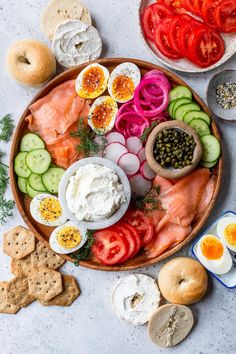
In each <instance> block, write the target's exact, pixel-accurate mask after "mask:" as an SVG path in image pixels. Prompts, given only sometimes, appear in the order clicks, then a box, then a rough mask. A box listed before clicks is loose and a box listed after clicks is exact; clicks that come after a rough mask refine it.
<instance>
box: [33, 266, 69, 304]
mask: <svg viewBox="0 0 236 354" xmlns="http://www.w3.org/2000/svg"><path fill="white" fill-rule="evenodd" d="M28 282H29V293H30V294H31V295H32V296H35V297H36V298H37V299H39V300H41V301H49V300H51V299H52V298H53V297H55V296H57V295H59V294H60V293H61V292H62V290H63V286H62V276H61V273H59V272H57V271H56V270H53V269H49V268H46V267H43V268H40V269H37V270H36V271H34V272H33V273H32V274H31V275H30V276H29V278H28Z"/></svg>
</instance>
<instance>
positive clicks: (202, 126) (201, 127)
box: [189, 118, 211, 137]
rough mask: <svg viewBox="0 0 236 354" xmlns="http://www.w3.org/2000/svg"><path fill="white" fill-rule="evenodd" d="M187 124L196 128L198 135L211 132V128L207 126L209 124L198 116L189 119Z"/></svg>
mask: <svg viewBox="0 0 236 354" xmlns="http://www.w3.org/2000/svg"><path fill="white" fill-rule="evenodd" d="M189 126H190V127H191V128H193V129H195V130H196V132H197V133H198V135H199V137H200V136H204V135H210V134H211V130H210V128H209V125H208V124H207V123H206V122H205V121H204V120H202V119H200V118H195V119H193V120H191V122H190V123H189Z"/></svg>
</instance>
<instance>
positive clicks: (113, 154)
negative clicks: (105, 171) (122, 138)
mask: <svg viewBox="0 0 236 354" xmlns="http://www.w3.org/2000/svg"><path fill="white" fill-rule="evenodd" d="M126 152H128V150H127V149H126V147H125V146H124V145H122V144H120V143H111V144H108V145H107V147H106V148H105V149H104V151H103V157H104V158H105V159H108V160H111V161H113V162H115V163H117V162H118V160H119V158H120V157H121V156H122V155H124V154H125V153H126Z"/></svg>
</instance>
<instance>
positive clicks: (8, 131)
mask: <svg viewBox="0 0 236 354" xmlns="http://www.w3.org/2000/svg"><path fill="white" fill-rule="evenodd" d="M14 127H15V126H14V122H13V120H12V118H11V115H10V114H7V115H5V117H3V118H2V119H1V120H0V140H1V141H4V142H5V143H7V142H8V141H9V140H10V138H11V136H12V133H13V130H14Z"/></svg>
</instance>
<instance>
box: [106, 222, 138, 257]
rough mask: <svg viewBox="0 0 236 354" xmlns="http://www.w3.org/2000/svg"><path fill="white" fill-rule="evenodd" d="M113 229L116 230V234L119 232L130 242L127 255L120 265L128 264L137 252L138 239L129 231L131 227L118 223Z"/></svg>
mask: <svg viewBox="0 0 236 354" xmlns="http://www.w3.org/2000/svg"><path fill="white" fill-rule="evenodd" d="M112 228H113V229H114V231H115V232H118V234H119V235H121V236H122V237H125V239H126V240H127V242H128V250H127V253H126V254H125V255H124V257H122V258H121V259H120V260H119V263H123V262H126V261H127V260H128V259H130V258H132V257H133V255H134V254H135V252H136V248H137V242H136V239H135V237H134V236H133V232H132V231H131V230H130V229H129V225H127V224H125V223H118V224H116V225H114V226H113V227H112Z"/></svg>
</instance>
